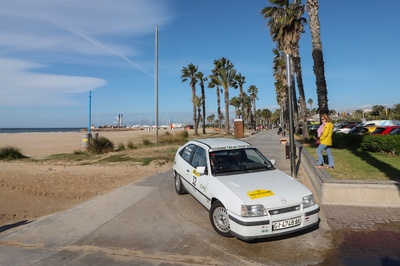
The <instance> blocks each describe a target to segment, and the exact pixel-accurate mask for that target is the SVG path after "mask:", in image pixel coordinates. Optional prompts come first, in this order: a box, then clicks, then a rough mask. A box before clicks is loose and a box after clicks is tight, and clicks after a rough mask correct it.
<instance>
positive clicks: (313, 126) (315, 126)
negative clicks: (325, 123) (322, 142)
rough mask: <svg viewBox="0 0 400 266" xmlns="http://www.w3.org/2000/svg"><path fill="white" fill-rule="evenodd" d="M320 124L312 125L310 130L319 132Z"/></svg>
mask: <svg viewBox="0 0 400 266" xmlns="http://www.w3.org/2000/svg"><path fill="white" fill-rule="evenodd" d="M319 126H320V123H317V124H312V125H311V126H310V127H309V128H308V129H309V130H318V128H319Z"/></svg>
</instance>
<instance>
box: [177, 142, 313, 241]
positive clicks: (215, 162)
mask: <svg viewBox="0 0 400 266" xmlns="http://www.w3.org/2000/svg"><path fill="white" fill-rule="evenodd" d="M274 163H275V162H274V160H268V159H267V158H266V157H265V156H264V155H263V154H262V153H261V152H260V151H259V150H258V149H257V148H255V147H254V146H252V145H251V144H249V143H247V142H245V141H241V140H237V139H231V138H209V139H199V140H192V141H189V142H188V143H186V144H185V145H183V146H181V147H179V148H178V150H177V152H176V155H175V161H174V164H173V169H172V170H173V173H174V179H175V190H176V192H177V193H178V194H185V193H187V192H189V193H190V194H191V195H192V196H193V197H194V198H195V199H197V200H198V201H199V202H200V203H201V204H202V205H203V206H204V207H205V208H206V209H207V210H209V219H210V222H211V225H212V227H213V228H214V230H215V231H216V232H217V233H218V234H220V235H222V236H225V237H232V236H234V237H237V238H239V239H243V240H246V241H248V240H252V239H256V238H265V237H270V236H276V235H281V234H288V233H292V232H295V231H298V230H303V229H305V228H308V227H311V226H314V225H316V224H317V223H318V222H319V216H318V213H319V210H320V208H319V206H318V204H317V203H316V202H315V199H314V196H313V194H312V192H311V191H310V190H309V189H308V188H307V187H305V186H304V185H303V184H301V183H300V182H298V181H297V180H295V179H294V178H292V177H290V176H288V175H287V174H285V173H284V172H282V171H280V170H278V169H276V168H275V167H274Z"/></svg>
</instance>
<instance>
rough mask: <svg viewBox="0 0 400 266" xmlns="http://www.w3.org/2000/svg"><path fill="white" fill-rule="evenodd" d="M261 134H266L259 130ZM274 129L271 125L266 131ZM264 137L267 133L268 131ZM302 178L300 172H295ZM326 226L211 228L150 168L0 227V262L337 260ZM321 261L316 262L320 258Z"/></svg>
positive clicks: (263, 142)
mask: <svg viewBox="0 0 400 266" xmlns="http://www.w3.org/2000/svg"><path fill="white" fill-rule="evenodd" d="M266 134H267V135H266ZM268 134H272V132H269V133H263V134H255V135H254V136H252V137H250V138H248V139H247V140H248V141H250V142H252V143H254V144H255V145H256V146H258V147H259V148H260V150H261V151H262V152H263V153H264V154H266V155H267V156H268V157H269V158H274V159H276V165H277V167H278V168H283V169H284V170H285V171H287V170H288V169H289V172H290V164H289V160H286V158H285V155H284V154H283V148H282V146H281V145H280V144H279V143H278V145H277V139H276V137H275V136H272V135H271V136H270V138H267V137H268ZM274 134H275V133H274ZM271 138H272V139H271ZM299 179H300V180H301V179H303V181H307V180H306V178H304V177H301V176H300V177H299ZM332 239H333V237H332V235H331V234H330V228H329V226H328V225H327V223H326V222H325V220H324V219H322V221H321V223H320V226H319V228H313V229H311V230H309V231H305V232H302V233H297V234H294V235H289V236H284V237H276V238H270V239H266V240H262V241H256V242H251V243H247V242H243V241H240V240H237V239H226V238H223V237H221V236H219V235H217V234H216V233H215V232H214V230H213V229H212V227H211V224H210V222H209V220H208V212H207V210H206V209H204V208H203V207H202V206H201V205H200V204H199V203H198V202H197V201H196V200H194V198H193V197H192V196H190V195H182V196H179V195H177V194H176V193H175V190H174V187H173V176H172V172H170V171H168V172H166V173H161V174H157V175H154V176H151V177H148V178H146V179H143V180H141V181H140V182H137V183H134V184H131V185H128V186H125V187H122V188H120V189H117V190H115V191H113V192H111V193H109V194H107V195H104V196H101V197H98V198H95V199H93V200H90V201H88V202H85V203H83V204H81V205H79V206H77V207H75V208H73V209H70V210H68V211H65V212H62V213H58V214H55V215H51V216H48V217H44V218H41V219H39V220H37V221H33V222H32V223H29V224H25V225H23V226H19V227H15V228H12V229H10V230H7V231H5V232H2V233H1V234H0V262H1V264H2V265H298V264H300V265H318V264H321V263H322V264H323V263H326V262H332V261H333V262H334V263H335V264H336V265H337V264H340V262H337V261H336V258H338V256H337V253H336V249H335V246H334V243H333V241H332ZM322 264H321V265H322Z"/></svg>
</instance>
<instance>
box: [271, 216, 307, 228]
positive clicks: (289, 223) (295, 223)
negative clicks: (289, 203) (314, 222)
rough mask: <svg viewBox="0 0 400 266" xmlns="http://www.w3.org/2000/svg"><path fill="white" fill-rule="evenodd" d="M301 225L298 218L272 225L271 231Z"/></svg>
mask: <svg viewBox="0 0 400 266" xmlns="http://www.w3.org/2000/svg"><path fill="white" fill-rule="evenodd" d="M300 224H301V219H300V217H298V218H293V219H288V220H283V221H279V222H274V223H272V230H274V231H275V230H280V229H285V228H289V227H293V226H298V225H300Z"/></svg>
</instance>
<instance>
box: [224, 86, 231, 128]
mask: <svg viewBox="0 0 400 266" xmlns="http://www.w3.org/2000/svg"><path fill="white" fill-rule="evenodd" d="M224 97H225V135H229V134H230V132H229V91H228V88H224Z"/></svg>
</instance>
